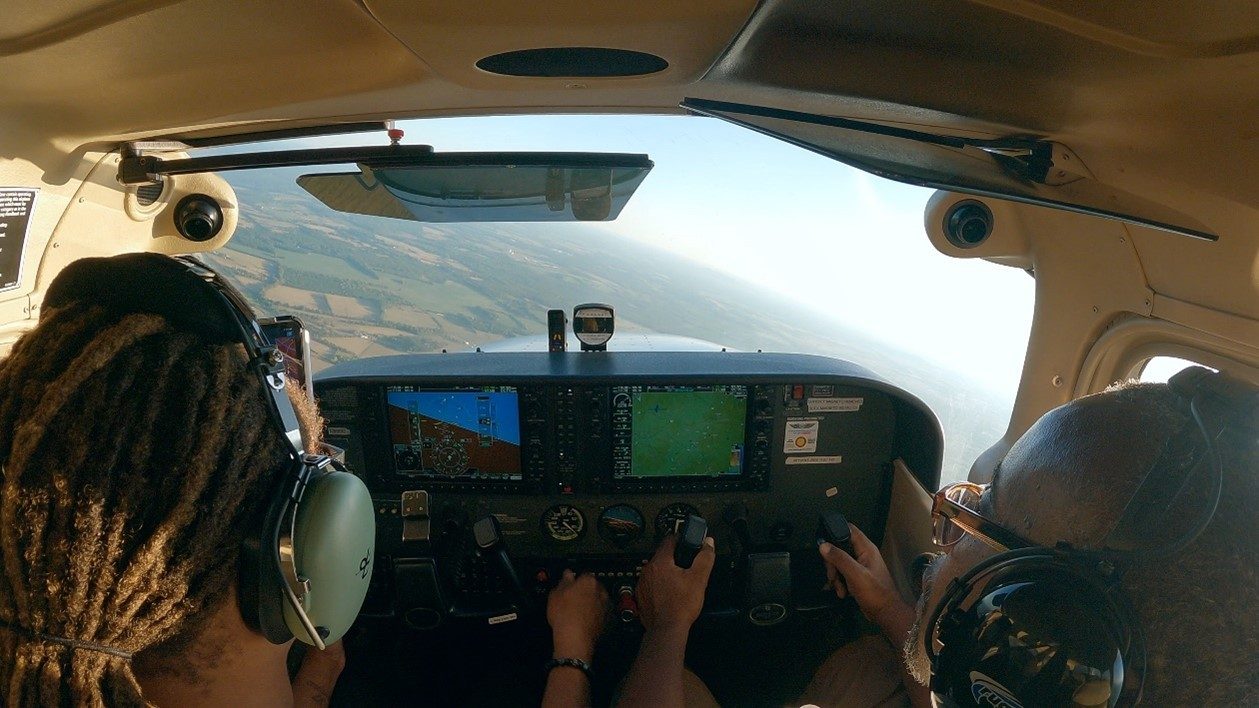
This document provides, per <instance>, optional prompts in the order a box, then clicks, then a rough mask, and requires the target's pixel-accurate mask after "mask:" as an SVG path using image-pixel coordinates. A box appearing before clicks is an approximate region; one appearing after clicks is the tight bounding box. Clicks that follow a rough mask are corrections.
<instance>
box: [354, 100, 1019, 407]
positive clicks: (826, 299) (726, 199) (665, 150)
mask: <svg viewBox="0 0 1259 708" xmlns="http://www.w3.org/2000/svg"><path fill="white" fill-rule="evenodd" d="M398 127H400V128H402V129H403V130H404V131H405V132H406V136H405V138H404V139H403V142H404V143H408V144H415V143H424V144H430V145H433V147H434V148H435V149H437V150H439V151H442V150H590V151H604V152H632V153H646V154H647V155H648V156H650V157H651V159H652V161H653V162H654V163H655V167H654V168H653V169H652V172H651V174H649V175H648V176H647V179H646V180H645V181H644V182H643V184H642V186H641V187H640V188H639V190H638V193H637V194H635V195H634V197H633V198H632V199H631V200H630V202H629V204H628V205H627V206H626V208H625V210H624V211H623V212H621V216H620V218H618V219H617V220H615V221H612V222H606V223H603V224H600V225H599V226H600V228H604V229H607V230H609V231H611V232H613V233H616V234H618V235H621V236H624V237H626V238H632V239H636V240H639V241H643V242H646V243H649V244H652V245H654V246H657V247H660V248H663V249H665V250H668V251H672V252H675V253H679V254H681V255H683V256H686V257H689V258H692V259H694V260H698V261H700V262H703V263H706V264H708V265H710V266H712V267H714V268H717V269H719V270H723V271H727V272H730V273H733V274H735V275H737V276H740V277H742V278H744V279H747V280H751V281H753V282H755V283H757V284H760V285H763V286H765V287H766V288H768V289H771V290H774V291H776V292H779V293H781V294H783V295H787V296H789V297H791V298H793V299H795V300H797V301H799V302H801V303H802V304H804V305H805V306H806V307H810V308H812V309H813V310H817V311H819V312H821V313H822V315H823V316H824V317H826V316H829V317H832V318H834V319H835V320H838V321H839V322H842V323H844V324H847V325H849V326H852V327H855V328H857V329H859V330H861V331H863V332H866V333H868V334H869V335H870V336H871V337H873V338H875V339H877V340H882V341H885V342H887V343H890V344H893V345H895V346H897V347H899V348H901V349H903V350H905V351H909V352H912V353H915V354H918V355H920V356H922V357H924V358H926V359H929V360H932V361H933V362H935V363H938V364H941V365H943V366H945V367H947V368H949V369H953V370H956V371H958V372H959V373H962V374H964V375H966V376H967V377H971V378H978V379H979V380H980V382H981V383H982V384H984V385H985V386H987V387H989V388H992V389H994V390H996V391H1000V392H1003V393H1005V392H1008V391H1010V390H1011V389H1012V388H1013V387H1014V386H1015V385H1016V384H1017V382H1018V377H1019V372H1020V371H1021V369H1022V365H1023V354H1024V351H1025V348H1026V344H1027V335H1028V329H1029V327H1030V325H1031V315H1032V305H1033V284H1034V283H1033V280H1032V278H1031V277H1030V276H1028V275H1027V274H1026V273H1024V272H1022V271H1020V270H1016V269H1013V268H1008V267H1005V266H999V265H995V264H992V263H987V262H984V261H980V260H960V259H954V258H950V257H947V256H944V255H943V254H941V253H940V252H938V251H936V250H935V248H934V247H933V246H932V245H931V243H930V241H929V240H928V239H927V236H926V232H925V231H924V228H923V210H924V207H925V205H926V202H927V199H928V198H929V197H930V196H931V190H929V189H924V188H921V187H913V186H909V185H904V184H900V183H897V182H892V181H889V180H886V179H883V178H880V177H875V176H873V175H870V174H867V173H865V172H861V171H860V170H856V169H853V168H850V167H847V166H845V165H842V164H840V163H838V162H835V161H834V160H831V159H829V158H826V157H823V156H821V155H816V154H814V153H811V152H808V151H806V150H803V149H800V148H798V147H795V146H792V145H788V144H786V143H784V142H781V141H779V140H775V139H773V138H770V137H768V136H765V135H761V134H759V133H755V132H752V131H750V130H746V129H743V128H739V127H737V126H733V125H730V124H728V123H725V122H722V121H718V120H715V119H711V118H700V117H684V116H589V115H585V116H505V117H488V118H450V119H431V120H423V121H404V122H401V123H399V124H398ZM359 141H360V143H361V141H362V138H361V137H360V138H359ZM563 226H564V225H562V224H561V225H557V227H563ZM680 334H684V333H680Z"/></svg>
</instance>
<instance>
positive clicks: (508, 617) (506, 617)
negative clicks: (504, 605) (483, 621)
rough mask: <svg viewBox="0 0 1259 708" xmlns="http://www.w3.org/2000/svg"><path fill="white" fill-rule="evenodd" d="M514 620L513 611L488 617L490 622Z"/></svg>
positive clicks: (497, 622) (500, 622)
mask: <svg viewBox="0 0 1259 708" xmlns="http://www.w3.org/2000/svg"><path fill="white" fill-rule="evenodd" d="M515 621H516V613H515V612H508V613H507V614H505V615H498V616H497V617H491V618H490V624H502V623H504V622H515Z"/></svg>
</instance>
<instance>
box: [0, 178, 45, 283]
mask: <svg viewBox="0 0 1259 708" xmlns="http://www.w3.org/2000/svg"><path fill="white" fill-rule="evenodd" d="M35 193H36V190H34V189H29V188H25V187H0V292H3V291H5V290H12V289H13V288H16V287H17V286H19V285H21V284H22V249H23V248H24V247H25V246H26V229H27V227H28V226H30V223H31V211H32V210H33V209H34V207H35Z"/></svg>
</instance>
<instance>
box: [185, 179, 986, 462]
mask: <svg viewBox="0 0 1259 708" xmlns="http://www.w3.org/2000/svg"><path fill="white" fill-rule="evenodd" d="M301 173H302V172H301V171H300V170H291V169H289V170H270V171H265V172H263V171H259V172H240V173H234V174H231V175H229V176H228V181H229V182H230V183H231V184H232V186H233V188H234V189H235V190H236V193H237V196H238V198H239V203H240V223H239V226H238V228H237V231H236V234H235V236H234V237H233V239H232V241H231V242H230V244H229V245H228V247H226V248H224V249H221V250H219V251H218V252H216V253H214V254H212V255H210V256H208V259H209V260H210V261H211V262H212V263H213V264H214V265H215V267H217V268H220V269H221V270H222V271H223V272H224V273H225V274H226V275H228V276H229V277H231V278H232V280H233V282H235V283H236V284H237V285H238V286H239V287H240V289H241V290H242V291H243V292H244V293H245V295H246V297H247V298H249V300H250V301H251V303H252V304H253V305H254V307H255V308H256V309H257V310H258V311H259V313H260V314H262V315H275V314H293V315H297V316H298V317H299V318H300V319H302V320H303V322H304V323H305V324H306V326H307V328H308V329H309V330H310V331H311V337H312V340H313V345H312V351H313V355H314V357H315V370H316V372H318V371H319V370H320V369H322V368H325V367H327V366H328V365H330V364H335V363H339V362H344V361H349V360H353V359H358V358H362V357H369V356H380V355H388V354H398V353H416V352H437V351H441V350H443V349H446V350H449V351H469V350H471V349H473V348H475V347H477V346H482V345H487V344H491V343H493V342H496V341H499V340H503V339H509V338H514V337H521V336H526V335H542V334H545V332H546V311H547V309H549V308H560V309H564V310H567V311H570V312H571V310H572V307H573V306H574V305H577V304H580V303H584V302H604V303H608V304H610V305H612V306H613V307H614V308H615V309H616V317H617V322H616V326H617V331H618V332H634V331H637V332H644V331H647V332H658V333H665V334H673V335H684V336H687V337H694V338H698V339H702V340H707V341H711V342H714V343H717V344H720V345H722V346H727V347H730V348H732V349H736V350H743V351H756V350H758V349H759V350H764V351H777V352H802V353H810V354H822V355H826V356H833V357H838V358H841V359H847V360H849V361H853V362H855V363H857V364H860V365H862V366H865V367H867V368H869V369H871V370H873V371H875V372H876V373H878V374H879V375H881V376H883V377H884V378H887V379H888V380H889V381H891V382H892V383H895V384H896V385H898V386H901V387H902V388H905V389H906V390H908V391H909V392H911V393H913V394H915V395H917V396H919V397H920V398H922V399H923V400H924V401H925V402H926V403H927V404H928V405H929V406H931V408H932V409H933V410H934V411H935V412H936V414H937V415H938V416H939V417H940V419H941V422H942V424H943V426H944V428H945V431H946V434H947V435H948V439H947V442H946V446H945V450H946V452H945V468H944V473H943V477H944V478H946V479H947V478H957V477H963V476H965V473H966V470H967V469H968V468H969V464H970V461H971V460H973V459H974V457H975V456H976V455H978V454H979V453H980V452H982V450H983V449H985V448H986V447H988V446H989V445H990V444H991V443H992V442H993V441H995V440H996V439H997V438H999V437H1000V435H1001V433H1002V432H1003V431H1004V428H1005V418H1006V416H1007V415H1008V411H1009V405H1010V404H1009V402H1008V401H1002V400H1000V397H999V396H998V395H997V394H996V393H994V392H991V391H989V390H987V389H984V388H982V387H979V386H975V385H971V384H970V382H967V381H965V380H962V379H961V378H960V377H959V374H958V373H957V372H953V371H948V370H945V369H943V368H941V367H938V366H935V365H932V364H931V363H929V362H925V361H923V360H922V359H920V358H919V357H916V356H915V355H914V354H913V353H910V352H904V351H900V350H898V349H896V348H893V347H890V346H888V345H886V344H884V343H880V342H877V341H874V340H872V339H871V338H870V337H868V336H866V335H864V334H862V333H860V332H858V331H856V330H854V329H852V328H848V327H845V326H844V325H843V324H841V323H839V322H837V321H835V320H834V319H832V318H829V317H827V315H826V313H824V312H820V311H817V310H813V309H810V308H809V307H807V306H806V305H804V304H802V303H800V302H798V301H795V300H792V299H789V298H787V297H784V296H782V295H779V294H776V293H774V292H772V291H770V290H768V289H766V288H764V287H762V286H759V285H755V284H752V283H749V282H746V281H743V280H740V279H738V278H736V277H735V276H732V275H729V274H726V273H723V272H720V271H717V270H714V269H711V268H709V267H707V266H705V265H704V264H702V263H699V262H697V261H694V260H690V259H687V258H685V257H682V256H679V255H676V254H672V253H669V252H667V251H664V250H661V249H659V248H656V247H653V246H649V245H646V244H642V243H638V242H635V241H633V240H631V239H627V238H624V237H619V236H617V235H615V234H611V233H608V232H607V231H604V230H601V229H599V228H597V227H594V226H590V225H587V224H582V223H567V224H513V223H496V224H420V223H417V222H412V221H404V220H397V219H388V218H383V217H372V216H359V215H351V214H344V213H340V212H336V211H333V210H332V209H329V208H328V207H326V206H324V205H323V204H321V203H320V202H318V201H317V200H316V199H314V198H313V197H311V196H310V195H308V194H306V193H305V192H304V191H302V190H301V188H300V187H298V186H297V185H296V183H295V180H296V177H297V176H298V175H299V174H301ZM715 243H717V242H716V241H715ZM615 341H616V340H615V338H614V339H613V344H612V345H611V346H612V348H613V349H615Z"/></svg>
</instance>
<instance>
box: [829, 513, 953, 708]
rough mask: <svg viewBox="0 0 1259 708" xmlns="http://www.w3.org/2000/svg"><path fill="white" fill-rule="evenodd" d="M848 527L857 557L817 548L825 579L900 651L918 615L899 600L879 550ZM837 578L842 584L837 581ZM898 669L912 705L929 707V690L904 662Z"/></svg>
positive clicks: (854, 528) (909, 606) (832, 548)
mask: <svg viewBox="0 0 1259 708" xmlns="http://www.w3.org/2000/svg"><path fill="white" fill-rule="evenodd" d="M848 527H849V528H850V529H851V530H852V545H853V550H854V551H856V552H857V557H856V558H853V557H852V556H850V555H848V554H847V553H845V552H844V551H843V550H842V549H839V548H837V547H835V546H832V545H831V544H829V543H823V544H821V545H819V546H818V552H819V553H821V554H822V560H823V562H825V563H826V577H827V578H828V579H829V580H830V582H831V584H832V585H833V587H834V588H835V594H836V595H838V596H839V597H841V598H842V597H847V596H848V595H849V594H851V595H852V596H853V599H855V600H856V601H857V606H858V607H859V608H861V613H862V614H864V615H865V616H866V617H867V618H868V619H869V620H870V621H871V622H874V623H875V624H876V625H877V626H878V627H879V630H880V631H881V632H882V633H883V636H884V637H886V638H887V640H888V641H889V642H891V644H892V646H893V647H896V648H897V649H900V648H901V647H903V646H905V642H906V641H907V640H908V638H909V634H910V629H911V628H912V627H913V624H914V620H915V618H916V617H917V612H916V611H915V609H914V607H913V606H912V605H910V604H909V603H907V602H905V601H904V600H902V599H901V596H900V593H899V592H897V590H896V586H895V585H894V584H893V583H892V575H891V573H889V572H888V570H887V564H886V563H884V562H883V555H882V554H880V553H879V549H878V547H877V546H875V545H874V543H873V542H872V541H870V539H869V538H867V537H866V535H865V534H864V533H862V532H861V529H859V528H857V527H856V526H853V525H852V524H848ZM840 576H842V577H843V581H844V582H836V580H837V578H839V577H840ZM845 586H846V587H845ZM900 670H901V682H902V683H903V684H904V685H905V690H906V691H907V692H908V693H909V697H910V701H911V702H912V703H913V705H915V706H930V705H931V691H930V690H929V689H928V688H927V687H926V686H924V685H922V684H920V683H918V682H917V681H915V680H914V679H913V677H912V676H910V674H909V668H908V667H907V666H906V665H905V662H903V661H902V662H900Z"/></svg>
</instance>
